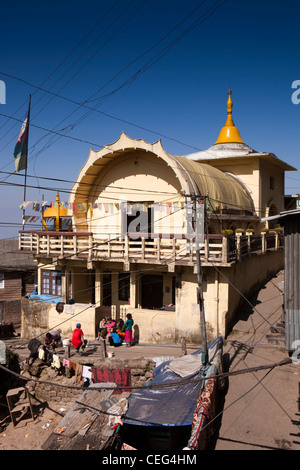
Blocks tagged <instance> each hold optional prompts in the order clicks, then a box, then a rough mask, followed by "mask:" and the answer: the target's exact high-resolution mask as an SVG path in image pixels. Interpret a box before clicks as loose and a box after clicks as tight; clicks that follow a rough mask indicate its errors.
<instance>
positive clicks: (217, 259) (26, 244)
mask: <svg viewBox="0 0 300 470" xmlns="http://www.w3.org/2000/svg"><path fill="white" fill-rule="evenodd" d="M140 235H141V238H140V239H139V240H137V241H135V240H132V238H130V237H129V236H125V237H124V238H112V237H106V238H105V237H103V238H99V236H97V237H96V236H94V235H93V233H92V232H55V231H31V230H28V231H27V230H26V231H25V230H22V231H20V232H19V249H20V250H21V251H22V252H29V253H32V254H33V255H34V256H35V257H37V258H39V257H40V258H58V259H59V258H60V259H62V258H66V259H73V260H74V259H76V260H87V261H88V262H92V261H110V262H122V263H149V264H159V265H167V266H168V267H169V270H170V271H172V270H173V269H174V267H175V265H186V266H194V265H195V263H196V251H195V250H192V249H190V242H189V241H188V240H186V239H184V238H175V237H173V238H172V236H171V238H170V235H168V238H164V235H163V234H160V236H158V237H157V238H153V239H152V240H149V239H147V238H146V235H147V234H144V235H145V236H143V234H140ZM166 237H167V236H166ZM283 240H284V237H283V235H282V234H278V233H276V232H270V233H262V234H260V235H250V234H247V235H241V234H237V235H235V236H226V237H225V236H223V235H212V234H210V235H208V237H205V240H204V244H203V246H202V247H201V249H200V256H201V263H202V265H203V266H211V265H212V264H214V263H216V264H218V265H219V266H230V265H232V264H234V263H236V262H238V261H241V260H242V259H243V258H245V257H249V256H251V255H253V254H256V255H258V254H263V253H265V252H267V251H274V250H278V249H282V248H283Z"/></svg>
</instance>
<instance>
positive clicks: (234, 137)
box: [214, 87, 245, 145]
mask: <svg viewBox="0 0 300 470" xmlns="http://www.w3.org/2000/svg"><path fill="white" fill-rule="evenodd" d="M227 93H228V100H227V119H226V122H225V126H224V127H222V129H221V132H220V134H219V137H218V140H217V142H215V144H214V145H216V144H229V143H235V144H244V143H245V142H244V141H243V139H242V138H241V136H240V133H239V130H238V128H237V127H235V125H234V122H233V119H232V99H231V93H232V91H231V89H230V87H229V90H228V92H227Z"/></svg>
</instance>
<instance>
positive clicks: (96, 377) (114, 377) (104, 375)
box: [93, 367, 131, 395]
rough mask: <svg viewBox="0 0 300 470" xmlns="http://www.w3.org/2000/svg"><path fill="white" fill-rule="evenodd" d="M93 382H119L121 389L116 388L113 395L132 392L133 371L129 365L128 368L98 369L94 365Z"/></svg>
mask: <svg viewBox="0 0 300 470" xmlns="http://www.w3.org/2000/svg"><path fill="white" fill-rule="evenodd" d="M93 382H94V383H101V382H105V383H107V382H112V383H115V384H117V386H118V387H122V389H121V390H115V391H114V393H113V395H114V394H117V393H121V392H130V391H131V389H130V387H131V371H130V368H129V367H127V368H126V369H98V368H97V367H94V368H93ZM123 386H124V389H123Z"/></svg>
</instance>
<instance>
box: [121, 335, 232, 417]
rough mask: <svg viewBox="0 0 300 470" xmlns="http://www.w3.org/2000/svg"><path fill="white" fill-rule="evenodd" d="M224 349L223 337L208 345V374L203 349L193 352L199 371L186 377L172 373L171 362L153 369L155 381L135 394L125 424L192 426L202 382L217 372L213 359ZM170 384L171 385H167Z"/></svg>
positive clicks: (130, 398)
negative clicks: (203, 366)
mask: <svg viewBox="0 0 300 470" xmlns="http://www.w3.org/2000/svg"><path fill="white" fill-rule="evenodd" d="M222 346H223V339H222V337H219V338H217V339H216V340H215V341H213V342H212V343H210V344H209V345H208V352H209V362H210V363H209V366H208V368H206V369H205V371H203V369H202V367H201V366H202V362H201V360H202V350H201V349H200V350H198V351H197V352H195V353H193V354H192V355H191V356H193V357H194V359H195V361H197V359H199V370H198V371H197V372H195V373H193V374H191V375H188V376H185V377H184V378H183V377H181V376H180V375H178V374H177V373H175V372H173V371H172V370H171V368H170V366H171V363H172V361H171V360H169V361H166V362H163V363H162V364H161V365H159V366H158V367H157V368H156V369H154V370H153V374H154V378H153V380H151V381H150V382H148V383H147V384H146V385H145V387H144V388H143V389H140V390H136V391H134V392H132V393H131V395H130V397H129V398H128V411H127V413H126V415H125V417H124V418H123V422H124V423H126V424H133V425H141V426H186V425H191V424H192V421H193V415H194V411H195V407H196V402H197V399H198V397H199V395H200V394H201V392H202V390H203V388H204V386H205V380H202V379H203V377H204V378H206V377H209V375H211V374H216V373H217V371H218V368H217V365H216V364H215V363H214V362H213V358H214V357H215V356H216V354H217V352H218V351H220V349H222ZM185 357H186V356H185ZM201 369H202V370H201ZM204 373H205V375H204ZM166 384H170V386H168V387H166V386H163V385H166ZM152 386H155V387H153V388H152Z"/></svg>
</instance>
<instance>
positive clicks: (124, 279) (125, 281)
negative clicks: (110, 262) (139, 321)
mask: <svg viewBox="0 0 300 470" xmlns="http://www.w3.org/2000/svg"><path fill="white" fill-rule="evenodd" d="M129 297H130V274H128V273H119V300H126V302H127V301H128V299H129Z"/></svg>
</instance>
